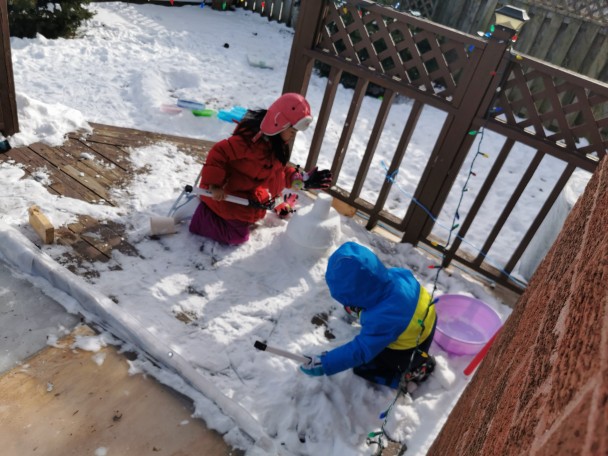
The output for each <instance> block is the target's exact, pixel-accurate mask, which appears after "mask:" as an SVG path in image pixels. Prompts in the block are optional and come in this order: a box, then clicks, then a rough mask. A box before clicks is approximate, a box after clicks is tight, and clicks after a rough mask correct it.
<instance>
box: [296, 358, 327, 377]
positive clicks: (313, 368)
mask: <svg viewBox="0 0 608 456" xmlns="http://www.w3.org/2000/svg"><path fill="white" fill-rule="evenodd" d="M305 356H306V357H307V358H308V359H309V361H308V362H307V363H304V364H302V365H301V366H300V370H301V371H302V372H304V373H305V374H306V375H310V376H311V377H320V376H321V375H325V371H324V370H323V364H321V357H320V356H317V355H314V356H308V355H305Z"/></svg>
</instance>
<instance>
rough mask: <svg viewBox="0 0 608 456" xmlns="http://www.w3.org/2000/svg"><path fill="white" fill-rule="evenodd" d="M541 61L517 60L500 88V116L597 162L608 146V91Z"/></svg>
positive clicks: (512, 123) (537, 135)
mask: <svg viewBox="0 0 608 456" xmlns="http://www.w3.org/2000/svg"><path fill="white" fill-rule="evenodd" d="M577 79H578V78H569V77H568V76H567V74H566V73H563V72H561V71H555V69H554V68H553V67H551V66H548V65H546V64H543V63H541V62H537V61H532V60H529V61H526V62H515V63H514V64H513V65H512V66H511V69H510V72H509V75H508V77H507V82H506V84H505V85H504V87H503V90H502V91H501V92H500V94H499V97H498V100H497V106H498V107H499V110H500V112H501V116H499V119H504V120H506V122H507V123H508V124H510V125H514V126H517V127H518V128H521V129H523V130H524V131H525V132H526V133H527V134H530V135H532V136H535V137H539V138H543V139H546V140H548V141H551V142H554V143H556V144H558V145H560V146H563V147H565V148H566V149H567V150H569V151H571V152H573V153H576V154H578V155H581V156H582V157H584V158H585V159H588V160H593V161H596V160H597V159H601V158H602V157H603V156H604V155H605V154H606V151H607V150H608V89H607V88H606V86H603V85H600V84H595V85H588V86H587V87H583V86H582V85H579V84H577V82H576V81H577Z"/></svg>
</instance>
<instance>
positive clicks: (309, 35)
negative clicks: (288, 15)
mask: <svg viewBox="0 0 608 456" xmlns="http://www.w3.org/2000/svg"><path fill="white" fill-rule="evenodd" d="M325 3H326V0H306V1H303V2H302V3H301V6H300V11H299V13H298V23H297V25H296V27H295V29H296V33H295V35H294V37H293V42H292V45H291V54H290V55H289V63H288V64H287V71H286V73H285V83H284V85H283V93H286V92H296V93H300V94H302V95H305V94H306V89H307V88H308V81H309V80H310V74H311V72H312V66H313V63H314V62H313V59H312V58H311V57H308V54H307V51H308V50H310V49H314V47H315V45H316V41H317V37H318V35H319V33H318V31H319V23H320V22H321V21H322V20H323V18H324V16H325V15H324V9H325V8H326V7H327V6H326V4H325Z"/></svg>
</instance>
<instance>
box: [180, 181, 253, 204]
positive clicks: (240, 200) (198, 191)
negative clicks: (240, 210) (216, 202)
mask: <svg viewBox="0 0 608 456" xmlns="http://www.w3.org/2000/svg"><path fill="white" fill-rule="evenodd" d="M185 191H186V193H192V194H193V195H203V196H213V192H212V191H211V190H208V189H206V188H200V187H193V186H192V185H186V187H185ZM226 201H230V202H231V203H236V204H240V205H241V206H249V200H248V199H246V198H240V197H238V196H234V195H226Z"/></svg>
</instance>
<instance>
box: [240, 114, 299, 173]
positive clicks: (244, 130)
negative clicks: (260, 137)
mask: <svg viewBox="0 0 608 456" xmlns="http://www.w3.org/2000/svg"><path fill="white" fill-rule="evenodd" d="M266 112H267V110H266V109H257V110H249V111H247V113H246V114H245V116H244V117H243V119H242V120H241V121H240V122H239V124H238V125H237V127H236V129H235V130H234V133H233V135H238V136H241V137H243V138H245V139H246V140H247V141H249V142H252V141H253V138H254V136H255V135H257V134H258V133H259V132H260V125H261V123H262V119H263V118H264V116H265V115H266ZM264 138H266V140H268V142H269V143H270V147H271V148H272V151H273V153H274V156H275V157H276V159H277V160H279V161H280V162H281V163H282V164H283V165H286V164H287V162H288V161H289V156H290V155H291V151H290V150H289V145H288V144H285V143H284V142H283V140H282V139H281V136H280V135H273V136H266V135H264Z"/></svg>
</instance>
